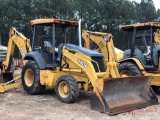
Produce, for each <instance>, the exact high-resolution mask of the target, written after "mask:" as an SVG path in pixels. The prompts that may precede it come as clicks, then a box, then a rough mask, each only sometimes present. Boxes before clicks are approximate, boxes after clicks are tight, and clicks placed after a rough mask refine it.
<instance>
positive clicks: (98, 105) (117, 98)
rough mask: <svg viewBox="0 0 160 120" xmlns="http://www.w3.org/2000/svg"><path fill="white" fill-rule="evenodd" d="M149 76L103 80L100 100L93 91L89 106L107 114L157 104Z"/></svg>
mask: <svg viewBox="0 0 160 120" xmlns="http://www.w3.org/2000/svg"><path fill="white" fill-rule="evenodd" d="M150 82H151V77H148V76H145V77H144V76H143V77H125V78H112V79H107V80H104V87H103V91H102V93H100V96H101V98H102V101H103V103H102V102H100V100H99V98H98V97H97V96H96V94H95V93H94V94H93V96H92V97H91V108H92V109H93V110H97V111H100V112H103V113H107V114H108V115H115V114H118V113H122V112H127V111H132V110H135V109H140V108H143V107H147V106H150V105H156V104H158V99H157V97H156V95H155V93H154V92H153V90H152V88H151V85H150Z"/></svg>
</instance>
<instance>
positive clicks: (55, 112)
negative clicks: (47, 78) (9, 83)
mask: <svg viewBox="0 0 160 120" xmlns="http://www.w3.org/2000/svg"><path fill="white" fill-rule="evenodd" d="M15 74H19V71H16V72H15ZM89 98H90V94H89V93H88V92H81V93H80V97H79V99H78V100H77V101H76V102H75V103H73V104H65V103H62V102H60V101H59V100H58V99H57V98H56V96H55V93H54V92H53V91H45V92H44V93H43V94H42V95H34V96H31V95H28V94H27V93H26V92H25V91H24V90H23V88H18V89H15V90H11V91H8V92H6V93H1V94H0V103H1V104H0V116H1V117H0V120H9V119H11V120H62V119H63V120H117V119H119V120H143V119H144V120H159V119H160V106H159V105H154V106H150V107H147V108H144V109H139V110H135V111H131V112H126V113H122V114H118V115H116V116H108V115H107V114H103V113H99V112H97V111H94V110H91V108H90V100H89ZM158 98H159V99H160V96H158Z"/></svg>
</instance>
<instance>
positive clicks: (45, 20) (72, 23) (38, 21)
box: [30, 18, 78, 27]
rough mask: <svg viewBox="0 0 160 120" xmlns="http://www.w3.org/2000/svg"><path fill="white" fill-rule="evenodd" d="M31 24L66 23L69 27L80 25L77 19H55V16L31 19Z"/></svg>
mask: <svg viewBox="0 0 160 120" xmlns="http://www.w3.org/2000/svg"><path fill="white" fill-rule="evenodd" d="M30 23H31V25H32V26H33V25H38V24H39V25H43V24H52V23H54V24H59V25H66V26H69V27H72V26H78V22H76V21H70V20H62V19H54V18H41V19H35V20H31V22H30Z"/></svg>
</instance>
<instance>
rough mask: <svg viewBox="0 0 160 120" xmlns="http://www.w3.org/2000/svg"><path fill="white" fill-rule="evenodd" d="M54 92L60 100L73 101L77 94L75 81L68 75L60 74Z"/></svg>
mask: <svg viewBox="0 0 160 120" xmlns="http://www.w3.org/2000/svg"><path fill="white" fill-rule="evenodd" d="M55 92H56V96H57V98H58V99H59V100H60V101H61V102H65V103H73V102H74V101H75V100H76V99H77V98H78V96H79V89H78V84H77V81H76V80H75V79H74V78H73V77H72V76H69V75H64V76H61V77H59V78H58V80H57V82H56V87H55Z"/></svg>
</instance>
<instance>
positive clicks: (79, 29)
mask: <svg viewBox="0 0 160 120" xmlns="http://www.w3.org/2000/svg"><path fill="white" fill-rule="evenodd" d="M81 21H82V20H81V19H80V20H79V22H78V34H79V39H78V40H79V47H82V42H81V38H82V36H81Z"/></svg>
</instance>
